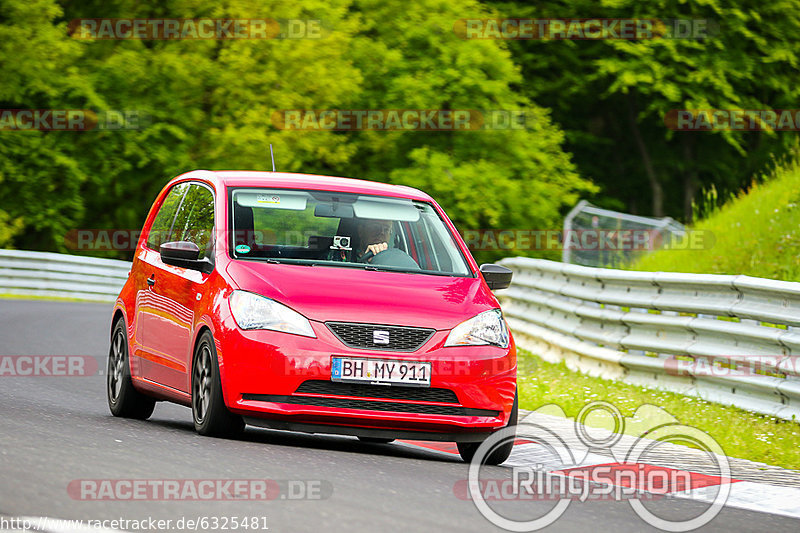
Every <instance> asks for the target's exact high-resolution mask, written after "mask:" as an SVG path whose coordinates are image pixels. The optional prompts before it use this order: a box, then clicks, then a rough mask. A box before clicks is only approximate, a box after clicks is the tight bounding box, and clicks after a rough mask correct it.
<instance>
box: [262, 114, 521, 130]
mask: <svg viewBox="0 0 800 533" xmlns="http://www.w3.org/2000/svg"><path fill="white" fill-rule="evenodd" d="M532 120H534V118H533V116H532V114H531V113H529V112H526V111H524V110H519V109H490V110H477V109H281V110H278V111H275V112H273V113H272V124H273V126H275V127H276V128H278V129H281V130H307V131H362V130H373V131H482V130H524V129H526V128H527V127H528V126H529V125H530V122H531V121H532Z"/></svg>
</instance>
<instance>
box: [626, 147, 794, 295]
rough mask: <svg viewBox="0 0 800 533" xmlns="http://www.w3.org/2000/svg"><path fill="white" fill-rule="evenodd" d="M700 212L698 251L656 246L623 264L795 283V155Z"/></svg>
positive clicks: (640, 267)
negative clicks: (719, 203) (719, 204)
mask: <svg viewBox="0 0 800 533" xmlns="http://www.w3.org/2000/svg"><path fill="white" fill-rule="evenodd" d="M706 211H711V212H710V213H709V214H708V218H706V219H704V220H700V221H699V222H698V223H697V224H696V225H695V226H694V227H693V228H692V229H693V230H696V231H697V232H698V233H697V235H699V236H701V237H702V239H703V246H702V247H698V248H701V249H686V250H661V251H657V252H654V253H652V254H649V255H647V256H645V257H643V258H641V259H640V260H638V261H637V262H635V263H633V264H632V265H630V266H628V267H623V268H629V269H631V270H644V271H650V272H654V271H665V272H698V273H706V274H747V275H749V276H757V277H761V278H771V279H780V280H786V281H800V255H798V253H797V250H798V248H800V224H799V223H798V222H800V155H798V154H795V155H794V159H791V160H789V161H788V162H785V163H784V164H781V165H778V166H777V167H776V168H775V169H774V170H773V171H772V172H770V173H769V174H766V175H764V176H762V179H761V180H755V181H754V182H753V183H752V185H751V187H750V188H749V190H747V191H742V192H741V193H740V194H739V195H738V196H737V197H735V198H732V199H730V200H729V201H728V202H727V203H726V204H725V205H724V206H722V207H721V208H719V209H713V208H712V209H707V210H706Z"/></svg>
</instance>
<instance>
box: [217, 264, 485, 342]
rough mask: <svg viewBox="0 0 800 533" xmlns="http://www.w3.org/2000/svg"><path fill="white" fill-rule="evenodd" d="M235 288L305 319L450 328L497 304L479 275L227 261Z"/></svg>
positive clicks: (440, 328)
mask: <svg viewBox="0 0 800 533" xmlns="http://www.w3.org/2000/svg"><path fill="white" fill-rule="evenodd" d="M226 271H227V273H228V275H229V276H230V277H231V278H232V281H233V282H234V284H235V286H238V288H240V289H242V290H246V291H250V292H254V293H257V294H261V295H263V296H266V297H268V298H272V299H273V300H276V301H278V302H280V303H282V304H284V305H287V306H288V307H291V308H292V309H294V310H295V311H297V312H299V313H301V314H303V315H304V316H306V317H307V318H309V319H311V320H316V321H320V322H326V321H342V322H364V323H373V324H390V325H401V326H418V327H428V328H435V329H438V330H446V329H452V328H453V327H455V326H456V325H458V324H459V323H461V322H463V321H464V320H467V319H469V318H472V317H473V316H475V315H477V314H478V313H481V312H483V311H486V310H488V309H495V308H497V307H499V306H498V303H497V300H496V299H495V297H494V295H493V294H492V293H491V292H490V291H489V289H488V288H487V287H486V285H485V284H484V283H483V281H482V280H481V279H480V278H477V277H476V278H458V277H449V276H432V275H426V274H406V273H399V272H381V271H371V270H362V269H360V268H345V267H327V266H306V265H286V264H274V263H262V262H258V261H232V262H230V263H229V264H228V267H227V269H226Z"/></svg>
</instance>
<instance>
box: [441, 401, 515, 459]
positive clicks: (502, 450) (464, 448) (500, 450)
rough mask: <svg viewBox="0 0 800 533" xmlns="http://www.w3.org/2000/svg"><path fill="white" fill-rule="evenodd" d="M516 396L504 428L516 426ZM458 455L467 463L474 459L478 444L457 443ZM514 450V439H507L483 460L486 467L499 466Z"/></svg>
mask: <svg viewBox="0 0 800 533" xmlns="http://www.w3.org/2000/svg"><path fill="white" fill-rule="evenodd" d="M517 401H518V399H517V394H514V406H513V407H512V408H511V415H510V416H509V418H508V425H507V426H506V427H513V426H516V425H517V417H518V408H517ZM456 445H457V446H458V453H459V455H461V458H462V459H463V460H464V462H467V463H469V462H470V461H472V458H473V457H475V452H477V451H478V448H479V447H480V445H481V443H480V442H457V443H456ZM513 448H514V439H509V440H508V441H506V442H504V443H503V444H501V445H500V446H497V447H495V448H494V449H493V450H492V451H491V453H489V455H487V456H486V458H485V459H484V460H483V463H484V464H487V465H499V464H502V463H503V462H505V460H506V459H508V456H509V455H511V450H512V449H513Z"/></svg>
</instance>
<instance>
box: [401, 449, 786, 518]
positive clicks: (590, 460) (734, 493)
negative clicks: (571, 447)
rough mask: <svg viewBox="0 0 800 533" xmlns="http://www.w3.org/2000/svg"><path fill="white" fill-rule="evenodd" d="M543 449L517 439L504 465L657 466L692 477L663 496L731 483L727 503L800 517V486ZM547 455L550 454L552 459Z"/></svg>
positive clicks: (702, 495) (708, 494) (570, 472)
mask: <svg viewBox="0 0 800 533" xmlns="http://www.w3.org/2000/svg"><path fill="white" fill-rule="evenodd" d="M398 444H401V445H403V446H407V447H411V448H416V449H424V450H426V451H430V452H434V453H438V454H441V455H442V456H447V457H457V456H458V448H457V447H456V445H455V443H451V442H427V441H398ZM542 451H543V447H542V446H541V445H540V444H537V443H536V442H533V441H531V440H527V439H524V438H521V439H517V440H516V441H515V444H514V448H513V451H512V453H511V456H510V457H509V458H508V460H507V461H506V462H505V463H503V466H505V467H515V466H530V465H534V464H535V465H537V466H538V467H540V468H541V469H542V470H543V471H545V472H547V473H548V474H550V475H556V476H574V475H582V476H585V475H586V473H587V471H590V470H591V469H592V468H593V467H604V468H605V469H606V470H614V469H620V470H631V469H640V470H645V471H647V470H649V469H658V470H659V471H667V472H673V473H678V472H680V473H681V474H685V475H684V476H681V477H683V478H687V477H688V478H689V479H691V483H690V485H691V487H692V488H691V489H689V490H681V489H682V488H683V487H681V486H680V484H678V485H677V486H671V487H667V488H665V489H664V490H659V491H657V492H656V491H649V493H650V494H656V495H659V496H662V497H663V496H669V497H674V498H682V499H690V500H696V501H701V502H705V503H712V502H714V500H715V498H716V497H717V495H718V493H719V490H720V486H721V485H723V484H728V485H729V487H727V488H728V489H729V494H728V497H727V499H726V500H725V502H724V506H726V507H734V508H738V509H745V510H749V511H758V512H762V513H770V514H776V515H782V516H788V517H792V518H800V488H796V487H786V486H778V485H770V484H766V483H755V482H752V481H745V480H741V479H736V478H723V477H720V476H713V475H708V474H704V473H700V472H693V471H691V470H689V469H688V468H687V469H685V470H681V471H679V470H676V469H674V468H669V467H664V466H657V465H651V464H642V463H636V464H626V463H620V462H614V461H613V459H612V458H610V457H609V456H607V455H600V454H597V453H592V452H588V453H586V454H585V456H584V457H583V458H582V459H581V460H580V461H579V462H578V463H577V464H573V465H567V464H563V463H561V462H559V461H557V460H553V459H552V457H553V455H552V454H550V453H546V454H545V453H542ZM564 451H566V450H559V452H564ZM562 456H564V455H562ZM547 458H550V459H549V461H548V459H547ZM640 492H643V493H644V492H648V491H644V490H642V491H640Z"/></svg>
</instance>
